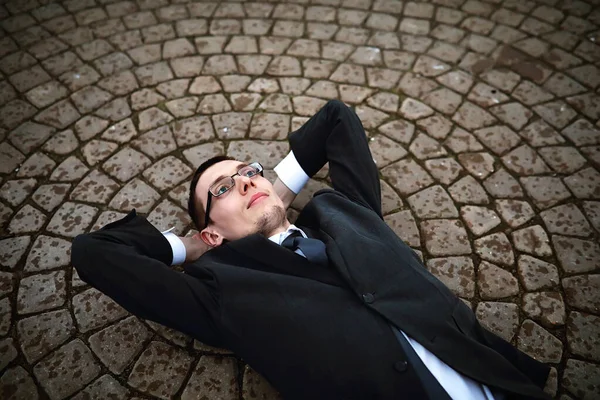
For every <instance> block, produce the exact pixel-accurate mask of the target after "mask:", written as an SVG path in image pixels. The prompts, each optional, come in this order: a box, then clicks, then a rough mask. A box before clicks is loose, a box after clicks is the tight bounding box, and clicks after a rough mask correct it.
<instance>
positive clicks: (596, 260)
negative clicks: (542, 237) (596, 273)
mask: <svg viewBox="0 0 600 400" xmlns="http://www.w3.org/2000/svg"><path fill="white" fill-rule="evenodd" d="M552 245H553V246H554V249H555V251H556V256H557V258H558V260H559V262H560V265H561V267H562V269H563V271H564V272H565V273H567V274H569V275H571V274H576V273H582V272H589V271H593V270H595V269H597V268H599V267H600V245H598V243H596V242H594V241H589V240H582V239H576V238H569V237H566V236H559V235H553V236H552Z"/></svg>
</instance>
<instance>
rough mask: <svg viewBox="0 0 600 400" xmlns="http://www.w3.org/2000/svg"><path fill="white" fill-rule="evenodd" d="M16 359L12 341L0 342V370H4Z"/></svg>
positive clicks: (8, 339)
mask: <svg viewBox="0 0 600 400" xmlns="http://www.w3.org/2000/svg"><path fill="white" fill-rule="evenodd" d="M16 357H17V349H15V346H14V343H13V339H11V338H7V339H4V340H0V368H1V369H4V368H5V367H6V366H7V365H8V364H9V363H10V362H11V361H12V360H14V359H15V358H16Z"/></svg>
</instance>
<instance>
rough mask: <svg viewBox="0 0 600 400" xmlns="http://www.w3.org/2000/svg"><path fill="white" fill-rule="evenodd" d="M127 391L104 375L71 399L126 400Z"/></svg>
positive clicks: (111, 378)
mask: <svg viewBox="0 0 600 400" xmlns="http://www.w3.org/2000/svg"><path fill="white" fill-rule="evenodd" d="M128 395H129V390H127V388H125V387H123V386H122V385H121V384H120V383H119V382H118V381H117V380H116V379H115V378H113V377H112V376H110V375H108V374H106V375H102V376H101V377H100V378H98V379H96V380H95V381H94V382H93V383H91V384H90V385H88V386H87V387H86V388H85V389H83V390H82V391H81V392H79V393H78V394H77V395H76V396H74V397H73V400H102V399H106V398H110V399H111V400H126V399H128V398H129V396H128Z"/></svg>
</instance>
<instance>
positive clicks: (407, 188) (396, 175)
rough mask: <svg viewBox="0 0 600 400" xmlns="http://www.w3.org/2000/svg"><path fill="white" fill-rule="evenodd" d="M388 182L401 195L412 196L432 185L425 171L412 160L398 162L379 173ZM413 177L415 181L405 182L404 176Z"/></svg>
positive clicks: (431, 180)
mask: <svg viewBox="0 0 600 400" xmlns="http://www.w3.org/2000/svg"><path fill="white" fill-rule="evenodd" d="M381 173H382V175H383V176H384V177H385V178H387V180H388V182H389V183H390V184H391V185H392V186H393V187H394V188H396V189H397V190H398V191H399V192H400V193H401V194H402V195H408V194H412V193H414V192H416V191H418V190H420V189H423V188H425V187H427V186H429V185H431V184H432V183H433V179H432V178H431V177H430V176H429V174H428V173H427V171H425V170H424V169H423V168H421V167H420V166H419V165H418V164H417V163H416V162H415V161H414V160H412V159H407V160H400V161H398V162H396V163H394V164H391V165H389V166H387V167H385V168H384V169H383V170H382V171H381ZM409 175H410V176H413V177H414V178H415V179H413V180H411V181H407V180H405V179H403V177H404V176H409Z"/></svg>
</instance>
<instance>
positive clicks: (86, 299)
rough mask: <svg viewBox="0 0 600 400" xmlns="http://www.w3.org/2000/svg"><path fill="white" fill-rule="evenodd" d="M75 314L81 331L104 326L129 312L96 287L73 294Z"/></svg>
mask: <svg viewBox="0 0 600 400" xmlns="http://www.w3.org/2000/svg"><path fill="white" fill-rule="evenodd" d="M72 302H73V314H74V315H75V320H76V321H77V327H78V329H79V331H80V332H87V331H90V330H93V329H96V328H100V327H104V326H106V325H108V324H110V323H111V322H113V321H115V320H117V319H119V318H121V317H123V316H125V315H127V312H126V311H125V310H124V309H123V308H121V307H120V306H119V305H118V304H117V303H115V302H114V301H113V300H112V299H110V298H109V297H108V296H106V295H105V294H103V293H101V292H99V291H98V290H96V289H93V288H92V289H88V290H86V291H85V292H82V293H79V294H77V295H75V296H73V301H72Z"/></svg>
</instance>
